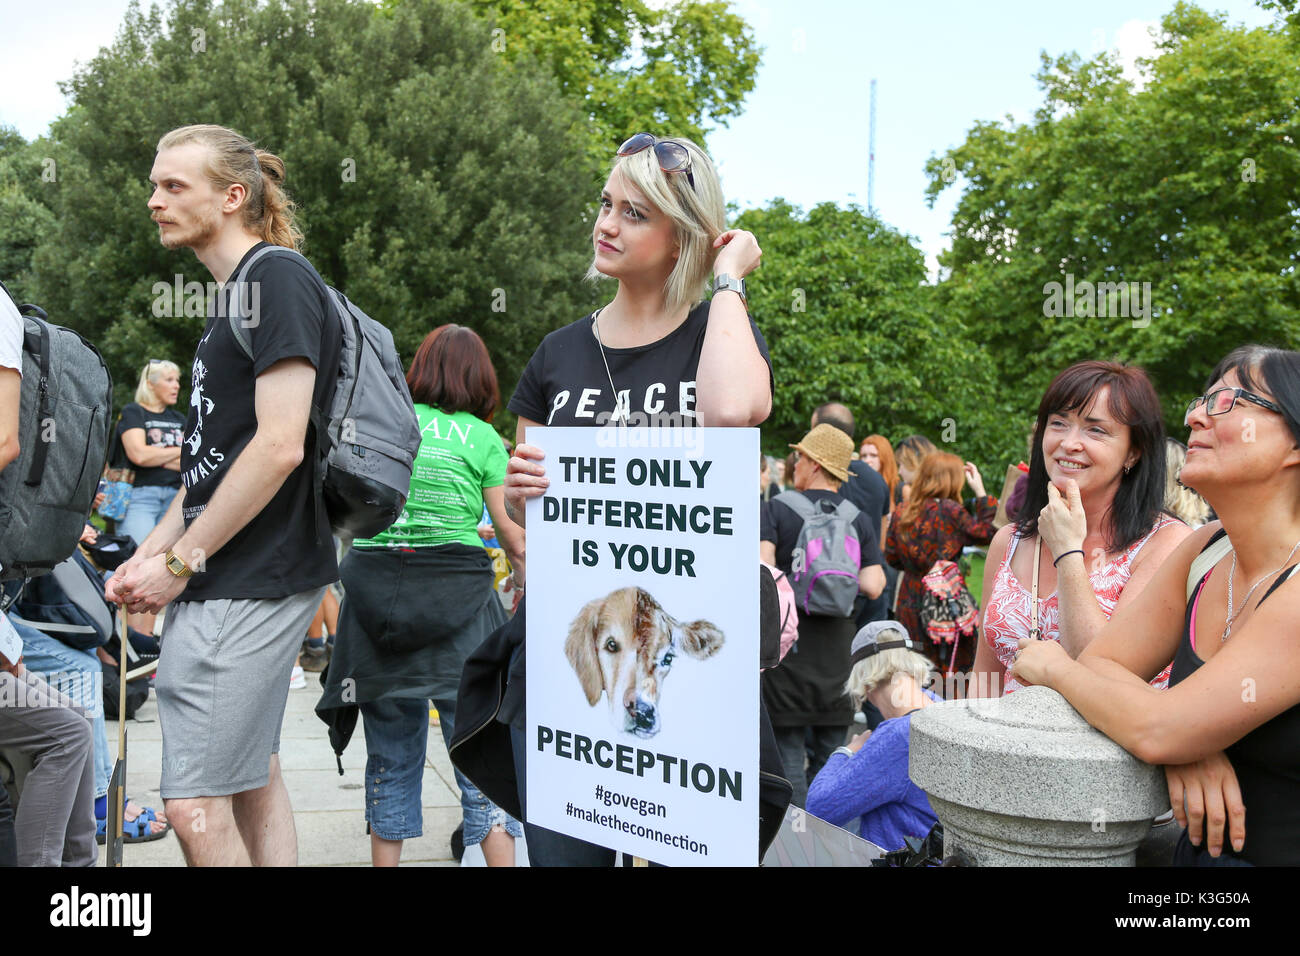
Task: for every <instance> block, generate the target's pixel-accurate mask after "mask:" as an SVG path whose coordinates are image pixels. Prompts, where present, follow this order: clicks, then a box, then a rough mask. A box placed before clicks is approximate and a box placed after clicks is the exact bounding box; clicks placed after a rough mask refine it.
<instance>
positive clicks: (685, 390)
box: [508, 300, 772, 427]
mask: <svg viewBox="0 0 1300 956" xmlns="http://www.w3.org/2000/svg"><path fill="white" fill-rule="evenodd" d="M593 319H594V314H593V315H588V316H586V317H584V318H582V319H579V320H578V321H577V322H573V323H571V324H569V325H566V326H564V327H563V328H561V329H557V330H556V331H554V332H552V333H551V334H550V335H548V336H546V338H544V339H543V340H542V344H541V345H540V346H538V348H537V351H536V352H534V353H533V357H532V358H531V359H529V361H528V365H527V366H526V367H525V368H524V373H523V375H522V376H520V378H519V385H518V386H517V387H516V388H515V393H514V395H513V396H511V398H510V404H509V406H508V407H509V409H510V411H512V412H514V413H515V414H516V415H518V416H520V417H521V418H527V419H529V420H531V421H535V422H542V423H543V424H546V425H554V426H573V425H579V426H581V425H604V424H606V423H608V422H609V421H610V420H611V418H615V419H616V420H621V421H624V422H626V423H627V424H628V425H630V426H633V427H635V426H641V425H696V424H698V421H697V418H696V412H695V402H696V397H695V378H696V372H697V371H698V369H699V367H700V353H701V352H702V351H703V349H704V334H705V332H706V331H707V330H708V320H709V302H708V300H705V301H703V302H701V303H699V304H698V305H696V306H695V308H693V309H691V311H690V314H689V315H687V317H686V321H685V322H683V323H682V324H681V325H679V326H678V327H677V328H676V329H674V330H673V331H672V332H669V333H668V334H667V335H665V336H664V337H663V338H662V339H659V340H658V341H657V342H651V343H650V344H649V345H639V346H635V347H633V348H624V349H613V348H608V347H606V348H605V349H604V353H605V354H604V359H602V358H601V346H600V343H599V342H598V341H597V339H596V336H595V335H594V334H593V330H592V324H593ZM749 326H750V329H751V330H752V331H753V333H754V343H755V344H756V345H757V346H758V351H759V354H761V355H762V356H763V361H765V362H766V363H767V366H768V384H769V387H771V386H772V360H771V358H770V357H769V356H768V353H767V342H765V341H764V340H763V334H762V333H761V332H760V331H759V330H758V326H757V325H755V324H754V320H753V319H752V318H751V319H750V320H749ZM606 361H608V362H609V370H608V372H607V371H606V369H605V362H606ZM611 378H613V380H614V386H615V388H616V389H617V395H615V394H614V393H613V392H612V391H611V389H610V379H611Z"/></svg>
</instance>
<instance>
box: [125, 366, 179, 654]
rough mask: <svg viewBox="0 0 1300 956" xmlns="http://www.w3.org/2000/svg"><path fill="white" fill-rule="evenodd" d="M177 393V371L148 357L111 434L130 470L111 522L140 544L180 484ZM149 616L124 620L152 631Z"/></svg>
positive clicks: (144, 630) (169, 503) (132, 616)
mask: <svg viewBox="0 0 1300 956" xmlns="http://www.w3.org/2000/svg"><path fill="white" fill-rule="evenodd" d="M180 393H181V379H180V369H179V368H177V367H176V365H175V363H173V362H168V361H166V360H165V359H150V360H149V363H148V364H147V365H146V366H145V367H144V368H143V369H142V370H141V372H140V383H139V385H137V386H136V390H135V401H134V402H129V403H128V404H126V405H124V406H122V415H121V418H120V419H119V420H118V425H117V436H118V438H119V439H120V440H121V442H122V451H123V452H124V453H125V454H126V457H127V459H128V460H129V461H130V462H131V465H132V467H133V468H134V469H135V481H134V483H133V484H132V487H131V500H130V503H129V504H128V505H127V508H126V514H125V515H124V516H123V517H122V520H121V521H119V522H118V523H117V531H118V533H119V534H128V535H130V536H131V537H132V538H134V539H135V540H136V543H137V544H138V543H140V542H141V541H143V540H144V539H145V538H147V537H149V532H151V531H152V530H153V529H154V525H156V524H157V523H158V522H159V521H160V520H162V516H163V515H165V514H166V513H167V509H168V508H169V507H170V506H171V503H172V499H173V498H175V497H176V492H177V491H179V490H180V487H181V437H182V435H183V433H184V431H185V418H184V416H182V415H181V414H180V413H179V412H177V411H176V410H175V409H174V408H173V407H172V406H173V405H175V404H176V400H177V399H178V398H179V397H180ZM153 622H154V615H152V614H128V615H127V623H128V624H130V626H131V627H133V628H135V629H136V630H137V631H140V632H142V633H144V634H152V633H153Z"/></svg>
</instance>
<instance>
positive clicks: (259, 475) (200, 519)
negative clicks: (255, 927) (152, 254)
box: [105, 126, 341, 866]
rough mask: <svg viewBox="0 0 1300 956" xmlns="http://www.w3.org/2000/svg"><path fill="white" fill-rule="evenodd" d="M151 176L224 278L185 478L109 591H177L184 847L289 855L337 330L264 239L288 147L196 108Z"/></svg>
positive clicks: (166, 218) (286, 221)
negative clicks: (292, 775) (319, 451)
mask: <svg viewBox="0 0 1300 956" xmlns="http://www.w3.org/2000/svg"><path fill="white" fill-rule="evenodd" d="M149 178H150V181H151V182H152V183H153V185H154V190H153V194H152V195H151V197H150V199H149V210H150V213H151V216H152V218H153V221H154V222H155V223H156V224H157V227H158V234H159V240H160V241H161V242H162V244H163V245H164V246H166V247H167V248H169V249H179V248H182V247H184V248H188V249H192V250H193V251H194V254H195V255H196V256H197V257H198V259H199V261H200V262H201V263H203V265H204V266H206V267H207V269H208V271H209V272H210V273H211V274H212V277H213V278H214V279H216V281H217V282H218V283H220V284H222V291H221V294H220V295H219V296H217V297H216V301H215V302H214V303H212V304H211V305H210V307H209V315H208V318H207V325H206V326H205V328H204V330H203V336H202V338H201V339H200V340H199V346H198V350H197V351H196V353H195V355H194V363H193V367H192V372H191V402H190V410H189V417H188V419H187V420H186V423H185V441H184V448H183V452H182V457H181V479H182V485H181V489H180V492H179V493H178V494H177V496H176V498H175V499H174V501H173V503H172V506H171V508H170V509H169V510H168V512H167V514H166V515H165V516H164V517H163V519H162V520H161V521H160V522H159V523H158V526H157V527H156V528H154V530H153V531H152V533H150V534H149V536H148V537H146V538H145V540H144V542H143V543H142V544H141V545H140V548H139V550H137V551H136V553H135V556H134V557H133V558H132V559H131V560H130V561H128V562H127V563H125V564H123V565H122V567H121V568H119V569H118V571H117V573H116V574H115V575H114V576H113V577H112V578H111V579H110V580H109V582H108V584H107V585H106V586H105V593H106V595H107V596H108V597H109V599H110V600H113V601H117V602H119V603H121V604H124V605H125V606H126V608H127V610H129V611H132V612H148V613H156V612H157V611H159V610H161V609H162V608H163V606H164V605H170V606H169V607H168V611H167V620H166V626H165V628H164V631H163V638H162V641H163V651H162V656H161V658H160V660H159V667H158V676H157V681H156V686H157V690H158V715H159V721H160V723H161V725H162V735H163V767H162V787H161V791H162V797H163V800H164V801H165V802H166V806H167V815H168V818H169V819H170V820H171V821H172V822H173V823H174V824H175V828H176V832H177V835H178V836H179V837H180V840H181V844H182V846H183V848H184V850H185V857H186V859H187V860H188V861H189V863H190V864H191V865H248V864H253V865H270V866H285V865H293V864H296V863H297V857H298V847H297V837H296V834H295V831H294V825H293V811H292V807H291V806H290V804H289V795H288V791H287V790H286V789H285V785H284V780H283V778H282V777H281V775H280V766H279V758H278V756H277V753H278V751H279V731H280V724H281V721H282V720H283V717H284V708H285V703H286V700H287V697H288V691H289V676H290V671H291V670H292V668H293V663H294V658H295V656H296V653H297V650H298V646H299V644H300V642H301V640H302V635H303V633H304V632H305V631H306V628H307V625H308V622H310V621H311V618H312V615H313V614H314V612H315V610H316V607H317V606H318V605H319V603H320V599H321V592H322V589H323V588H324V587H325V586H326V585H327V584H329V583H330V582H332V581H334V580H336V579H337V577H338V567H337V565H336V563H335V557H334V547H333V541H332V538H331V536H330V532H329V521H328V518H327V517H326V515H325V511H324V503H323V501H322V500H321V498H320V495H319V494H318V493H317V488H316V481H315V462H314V455H313V452H312V449H313V448H314V444H315V439H314V435H313V434H312V433H311V427H310V424H309V422H310V415H311V409H312V407H313V405H314V406H316V407H318V408H321V407H324V408H328V407H329V398H330V394H331V389H332V388H333V384H334V383H333V379H334V376H333V375H332V374H329V370H332V369H335V368H337V367H338V361H339V350H340V339H341V330H340V328H339V326H338V323H337V322H336V321H334V320H333V315H334V314H333V312H332V306H331V303H330V301H329V298H328V295H329V293H328V291H327V289H326V287H325V284H324V282H323V281H322V280H321V278H320V276H319V275H318V274H317V273H316V271H315V269H313V268H312V267H311V265H310V264H309V263H308V262H307V260H306V259H303V258H302V257H300V256H296V255H294V256H290V255H283V254H279V255H267V254H262V255H259V250H264V249H266V248H267V246H268V245H269V246H272V247H274V246H284V247H287V248H289V249H293V250H295V251H296V250H297V248H298V244H299V242H300V241H301V239H302V234H301V232H300V231H299V230H298V229H297V227H296V226H295V225H294V216H293V203H292V202H291V201H290V200H289V198H288V196H287V195H286V193H285V191H284V178H285V168H284V163H283V162H282V161H281V160H280V158H279V157H277V156H275V155H273V154H271V153H269V152H266V151H265V150H261V149H258V148H257V147H256V146H254V144H253V143H252V142H250V141H249V140H248V139H246V138H244V137H243V136H240V135H239V134H238V133H236V132H234V131H232V130H229V129H225V128H224V127H220V126H186V127H182V128H180V129H175V130H172V131H171V132H170V133H168V134H167V135H165V136H164V137H163V138H162V139H161V140H160V141H159V142H158V154H157V157H156V158H155V160H154V165H153V171H152V173H151V175H150V177H149ZM246 266H247V272H246V275H245V276H244V281H243V282H240V283H235V282H231V281H230V280H232V279H234V278H235V277H236V276H239V275H240V274H241V272H242V271H243V270H244V269H245V267H246ZM227 283H229V285H227ZM232 309H238V310H239V311H238V312H234V313H232V312H231V311H230V310H232ZM232 314H234V315H237V316H238V318H237V319H236V320H235V321H237V322H238V323H239V326H240V331H241V332H242V335H243V336H244V337H245V339H246V341H247V343H248V344H249V346H250V348H249V352H251V357H250V356H249V354H248V353H246V352H245V350H244V349H242V348H241V347H240V344H239V342H238V341H237V339H236V334H237V333H236V332H235V331H234V329H233V328H232V319H231V318H230V316H231V315H232ZM322 369H323V370H326V372H325V373H324V374H320V375H318V374H317V371H318V370H322Z"/></svg>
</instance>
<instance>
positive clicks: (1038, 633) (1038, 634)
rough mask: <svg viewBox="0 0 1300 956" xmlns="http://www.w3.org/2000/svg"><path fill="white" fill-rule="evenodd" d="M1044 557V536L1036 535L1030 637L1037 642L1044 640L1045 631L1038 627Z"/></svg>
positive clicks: (1030, 600)
mask: <svg viewBox="0 0 1300 956" xmlns="http://www.w3.org/2000/svg"><path fill="white" fill-rule="evenodd" d="M1042 555H1043V536H1042V535H1041V534H1038V535H1034V574H1033V585H1032V586H1031V588H1030V591H1029V636H1030V638H1031V639H1033V640H1035V641H1038V640H1042V637H1043V629H1042V628H1041V627H1039V626H1038V563H1039V560H1040V559H1041V558H1042Z"/></svg>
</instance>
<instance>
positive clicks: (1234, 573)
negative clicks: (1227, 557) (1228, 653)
mask: <svg viewBox="0 0 1300 956" xmlns="http://www.w3.org/2000/svg"><path fill="white" fill-rule="evenodd" d="M1297 548H1300V541H1297V542H1296V543H1295V547H1293V548H1292V549H1291V554H1288V555H1287V556H1286V561H1283V562H1282V563H1281V564H1279V565H1278V566H1277V567H1276V568H1274V569H1273V570H1272V571H1270V572H1268V574H1266V575H1264V576H1263V577H1262V578H1260V579H1259V580H1258V581H1256V582H1255V583H1254V584H1253V585H1252V586H1251V588H1250V590H1249V591H1247V592H1246V596H1245V597H1244V598H1242V600H1241V607H1239V608H1237V610H1236V611H1235V612H1234V611H1233V610H1232V579H1233V578H1235V577H1236V576H1237V551H1236V549H1235V548H1234V549H1233V551H1232V570H1231V571H1229V572H1228V622H1227V624H1225V625H1224V628H1223V637H1221V638H1219V643H1220V644H1222V643H1223V642H1224V641H1226V640H1227V639H1228V636H1229V635H1230V634H1232V622H1233V621H1235V620H1236V619H1237V617H1238V616H1240V614H1241V612H1242V611H1244V610H1246V605H1247V604H1249V603H1250V596H1251V595H1252V594H1254V593H1255V588H1257V587H1259V586H1260V585H1261V584H1263V583H1264V582H1265V581H1267V580H1268V579H1269V578H1271V577H1272V576H1273V575H1275V574H1277V573H1278V572H1279V571H1281V570H1282V569H1283V568H1285V567H1286V563H1287V561H1290V560H1291V558H1292V556H1293V555H1294V554H1295V553H1296V549H1297Z"/></svg>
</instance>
